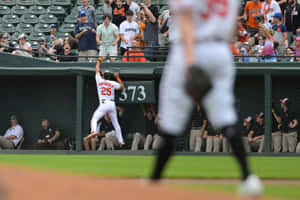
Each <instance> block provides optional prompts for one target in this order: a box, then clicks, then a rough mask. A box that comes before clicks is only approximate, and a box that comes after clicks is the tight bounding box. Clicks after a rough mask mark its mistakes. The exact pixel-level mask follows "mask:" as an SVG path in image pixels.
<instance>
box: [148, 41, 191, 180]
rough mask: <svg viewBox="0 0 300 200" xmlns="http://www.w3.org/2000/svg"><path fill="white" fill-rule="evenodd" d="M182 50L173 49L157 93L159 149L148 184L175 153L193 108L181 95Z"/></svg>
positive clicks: (156, 177)
mask: <svg viewBox="0 0 300 200" xmlns="http://www.w3.org/2000/svg"><path fill="white" fill-rule="evenodd" d="M181 55H183V50H182V48H181V47H177V46H174V47H173V48H172V49H171V52H170V57H169V61H170V63H169V64H167V66H166V67H165V70H164V73H163V77H162V79H161V83H160V91H159V116H160V121H159V127H160V130H159V132H160V135H161V140H160V145H159V148H158V150H157V157H156V161H155V166H154V170H153V172H152V175H151V179H152V180H159V179H160V178H161V175H162V172H163V169H164V167H165V165H166V163H167V162H168V160H169V158H170V156H171V155H172V154H173V152H174V150H175V139H176V136H178V135H180V134H182V133H183V131H184V129H185V127H186V125H187V121H188V119H189V116H190V113H191V111H192V107H193V101H192V99H191V98H190V97H189V96H187V94H186V91H185V76H184V74H185V72H186V68H185V66H184V59H182V56H181Z"/></svg>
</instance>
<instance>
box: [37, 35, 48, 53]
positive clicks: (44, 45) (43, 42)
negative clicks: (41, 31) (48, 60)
mask: <svg viewBox="0 0 300 200" xmlns="http://www.w3.org/2000/svg"><path fill="white" fill-rule="evenodd" d="M39 45H40V47H39V57H47V54H48V49H47V42H46V39H45V38H44V37H41V38H40V39H39Z"/></svg>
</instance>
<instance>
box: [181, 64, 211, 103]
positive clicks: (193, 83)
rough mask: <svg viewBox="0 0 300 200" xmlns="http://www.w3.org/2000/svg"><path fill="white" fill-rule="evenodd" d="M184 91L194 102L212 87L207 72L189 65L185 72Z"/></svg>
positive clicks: (198, 101)
mask: <svg viewBox="0 0 300 200" xmlns="http://www.w3.org/2000/svg"><path fill="white" fill-rule="evenodd" d="M186 79H187V80H186V85H185V87H186V91H187V93H188V94H189V95H190V96H191V97H192V98H193V99H194V101H195V102H196V103H201V101H202V98H203V97H204V96H205V95H206V94H207V93H208V92H209V91H210V90H211V89H212V82H211V80H210V78H209V77H208V75H207V73H206V72H204V71H203V70H202V69H200V68H199V67H197V66H190V67H188V69H187V73H186Z"/></svg>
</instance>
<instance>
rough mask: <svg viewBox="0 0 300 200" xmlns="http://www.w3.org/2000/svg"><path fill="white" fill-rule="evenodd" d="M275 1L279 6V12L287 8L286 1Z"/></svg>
mask: <svg viewBox="0 0 300 200" xmlns="http://www.w3.org/2000/svg"><path fill="white" fill-rule="evenodd" d="M276 1H277V3H278V5H279V6H280V9H281V11H283V10H284V9H285V8H286V7H287V2H288V0H276Z"/></svg>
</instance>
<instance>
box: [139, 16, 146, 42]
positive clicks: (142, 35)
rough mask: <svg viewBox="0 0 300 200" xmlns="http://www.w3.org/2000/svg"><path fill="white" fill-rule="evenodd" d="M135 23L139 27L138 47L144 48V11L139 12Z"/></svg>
mask: <svg viewBox="0 0 300 200" xmlns="http://www.w3.org/2000/svg"><path fill="white" fill-rule="evenodd" d="M137 23H138V25H139V30H140V34H139V38H140V44H139V46H140V47H144V46H146V43H145V41H144V32H145V27H146V24H145V23H146V16H145V12H144V10H141V11H140V14H139V17H138V19H137Z"/></svg>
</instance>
